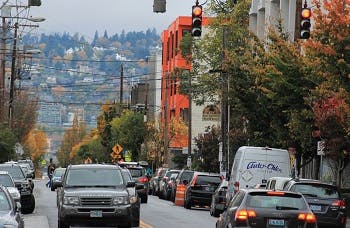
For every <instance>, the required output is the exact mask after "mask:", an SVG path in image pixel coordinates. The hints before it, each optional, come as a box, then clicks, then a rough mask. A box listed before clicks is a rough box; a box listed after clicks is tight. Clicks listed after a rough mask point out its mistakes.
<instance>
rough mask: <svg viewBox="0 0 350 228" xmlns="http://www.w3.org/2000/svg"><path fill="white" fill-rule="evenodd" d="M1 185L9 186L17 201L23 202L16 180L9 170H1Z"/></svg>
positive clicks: (8, 188)
mask: <svg viewBox="0 0 350 228" xmlns="http://www.w3.org/2000/svg"><path fill="white" fill-rule="evenodd" d="M0 185H2V186H4V187H6V188H7V190H8V191H9V193H10V195H11V196H12V198H13V200H14V201H15V202H19V203H20V202H21V194H20V193H19V191H18V189H17V188H16V184H15V181H14V180H13V179H12V177H11V176H10V174H8V172H6V171H0Z"/></svg>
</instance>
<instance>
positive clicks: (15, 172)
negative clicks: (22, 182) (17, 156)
mask: <svg viewBox="0 0 350 228" xmlns="http://www.w3.org/2000/svg"><path fill="white" fill-rule="evenodd" d="M0 171H6V172H8V174H10V176H11V177H12V178H13V179H24V178H25V177H24V174H23V172H22V169H21V168H20V167H19V166H0Z"/></svg>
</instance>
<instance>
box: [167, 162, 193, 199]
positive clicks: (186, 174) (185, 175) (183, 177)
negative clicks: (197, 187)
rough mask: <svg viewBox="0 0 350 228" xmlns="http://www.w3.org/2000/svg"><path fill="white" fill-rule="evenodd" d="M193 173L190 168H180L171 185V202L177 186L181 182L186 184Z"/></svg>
mask: <svg viewBox="0 0 350 228" xmlns="http://www.w3.org/2000/svg"><path fill="white" fill-rule="evenodd" d="M193 174H194V171H192V170H187V169H183V170H181V172H180V173H179V175H177V177H176V180H175V182H174V185H173V186H172V187H171V195H170V200H171V201H173V202H174V201H175V196H176V190H177V186H178V185H179V184H181V185H182V184H184V182H185V183H186V184H188V183H189V182H190V181H191V180H192V178H193Z"/></svg>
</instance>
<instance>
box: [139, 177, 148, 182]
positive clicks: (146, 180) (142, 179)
mask: <svg viewBox="0 0 350 228" xmlns="http://www.w3.org/2000/svg"><path fill="white" fill-rule="evenodd" d="M139 182H141V183H146V182H148V178H147V177H140V178H139Z"/></svg>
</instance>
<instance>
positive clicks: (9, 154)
mask: <svg viewBox="0 0 350 228" xmlns="http://www.w3.org/2000/svg"><path fill="white" fill-rule="evenodd" d="M0 128H1V131H0V151H1V153H0V162H6V161H9V160H11V159H15V156H16V155H15V151H14V149H13V148H14V147H15V144H16V142H17V139H16V136H15V135H14V134H13V132H12V131H11V129H9V128H8V126H7V124H1V123H0Z"/></svg>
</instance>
